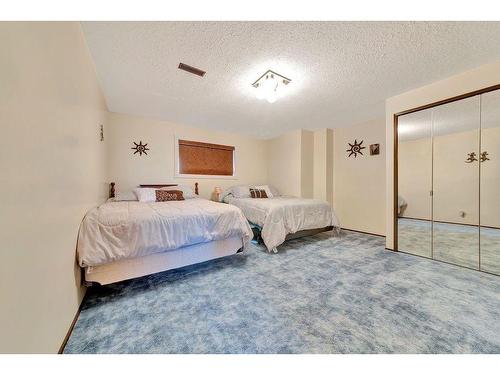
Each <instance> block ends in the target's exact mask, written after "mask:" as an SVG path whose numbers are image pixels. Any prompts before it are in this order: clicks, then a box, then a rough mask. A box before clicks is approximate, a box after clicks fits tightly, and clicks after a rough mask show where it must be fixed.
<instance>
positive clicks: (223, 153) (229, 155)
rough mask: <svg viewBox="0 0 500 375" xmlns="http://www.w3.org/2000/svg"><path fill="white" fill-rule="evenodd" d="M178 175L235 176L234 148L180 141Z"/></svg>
mask: <svg viewBox="0 0 500 375" xmlns="http://www.w3.org/2000/svg"><path fill="white" fill-rule="evenodd" d="M177 170H178V174H180V175H208V176H234V147H233V146H224V145H216V144H213V143H203V142H194V141H186V140H184V139H179V140H178V169H177Z"/></svg>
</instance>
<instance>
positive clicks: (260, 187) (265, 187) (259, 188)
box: [250, 185, 274, 198]
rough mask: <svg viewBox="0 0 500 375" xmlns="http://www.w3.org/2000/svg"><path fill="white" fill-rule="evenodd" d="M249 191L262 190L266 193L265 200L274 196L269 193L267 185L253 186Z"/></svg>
mask: <svg viewBox="0 0 500 375" xmlns="http://www.w3.org/2000/svg"><path fill="white" fill-rule="evenodd" d="M250 189H256V190H264V191H265V192H266V198H272V197H273V196H274V194H273V193H272V192H271V189H270V188H269V186H268V185H258V186H253V187H251V188H250ZM252 198H253V197H252Z"/></svg>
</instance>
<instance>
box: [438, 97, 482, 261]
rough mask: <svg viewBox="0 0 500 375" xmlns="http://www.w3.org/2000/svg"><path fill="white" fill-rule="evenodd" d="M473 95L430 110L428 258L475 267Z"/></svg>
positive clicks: (475, 118)
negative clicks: (430, 225) (430, 248)
mask: <svg viewBox="0 0 500 375" xmlns="http://www.w3.org/2000/svg"><path fill="white" fill-rule="evenodd" d="M479 99H480V97H479V96H474V97H472V98H468V99H463V100H459V101H456V102H452V103H449V104H445V105H441V106H438V107H435V108H434V109H433V116H432V129H433V158H432V160H433V163H432V169H433V173H432V176H433V177H432V181H433V182H432V186H433V187H432V190H433V199H432V201H433V215H432V220H433V231H432V243H433V255H434V259H437V260H442V261H445V262H449V263H453V264H458V265H461V266H465V267H470V268H475V269H478V268H479V161H478V155H479V121H480V103H479Z"/></svg>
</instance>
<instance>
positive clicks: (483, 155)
mask: <svg viewBox="0 0 500 375" xmlns="http://www.w3.org/2000/svg"><path fill="white" fill-rule="evenodd" d="M486 160H490V158H489V157H488V151H483V152H481V162H483V161H486Z"/></svg>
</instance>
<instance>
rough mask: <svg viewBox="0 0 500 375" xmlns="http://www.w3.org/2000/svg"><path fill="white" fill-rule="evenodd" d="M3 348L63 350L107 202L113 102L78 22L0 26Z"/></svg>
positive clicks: (0, 344)
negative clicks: (87, 234) (81, 240)
mask: <svg viewBox="0 0 500 375" xmlns="http://www.w3.org/2000/svg"><path fill="white" fill-rule="evenodd" d="M0 45H1V46H2V48H1V50H0V82H1V84H0V123H1V124H2V139H3V142H2V147H1V148H0V170H1V171H2V173H1V174H0V197H1V199H2V202H1V209H0V238H1V239H2V244H1V246H2V250H1V252H0V300H1V306H2V307H1V309H0V332H1V334H0V352H2V353H56V352H57V351H58V349H59V347H60V345H61V344H62V342H63V339H64V337H65V335H66V333H67V332H68V329H69V327H70V325H71V322H72V321H73V318H74V317H75V314H76V312H77V310H78V307H79V305H80V302H81V300H82V298H83V295H84V289H83V288H82V287H81V284H80V269H79V268H78V267H77V265H76V262H75V247H76V239H77V235H78V228H79V225H80V222H81V220H82V219H83V217H84V215H85V213H86V212H87V210H88V209H90V208H91V207H93V206H95V205H97V204H99V203H100V202H102V201H104V199H105V197H106V191H107V187H106V183H105V173H106V171H105V142H101V141H100V137H99V132H100V124H104V125H105V119H106V105H105V102H104V98H103V95H102V93H101V91H100V88H99V85H98V83H97V79H96V74H95V71H94V65H93V61H92V59H91V57H90V54H89V51H88V49H87V45H86V42H85V39H84V37H83V34H82V30H81V28H80V24H79V23H77V22H0Z"/></svg>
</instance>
